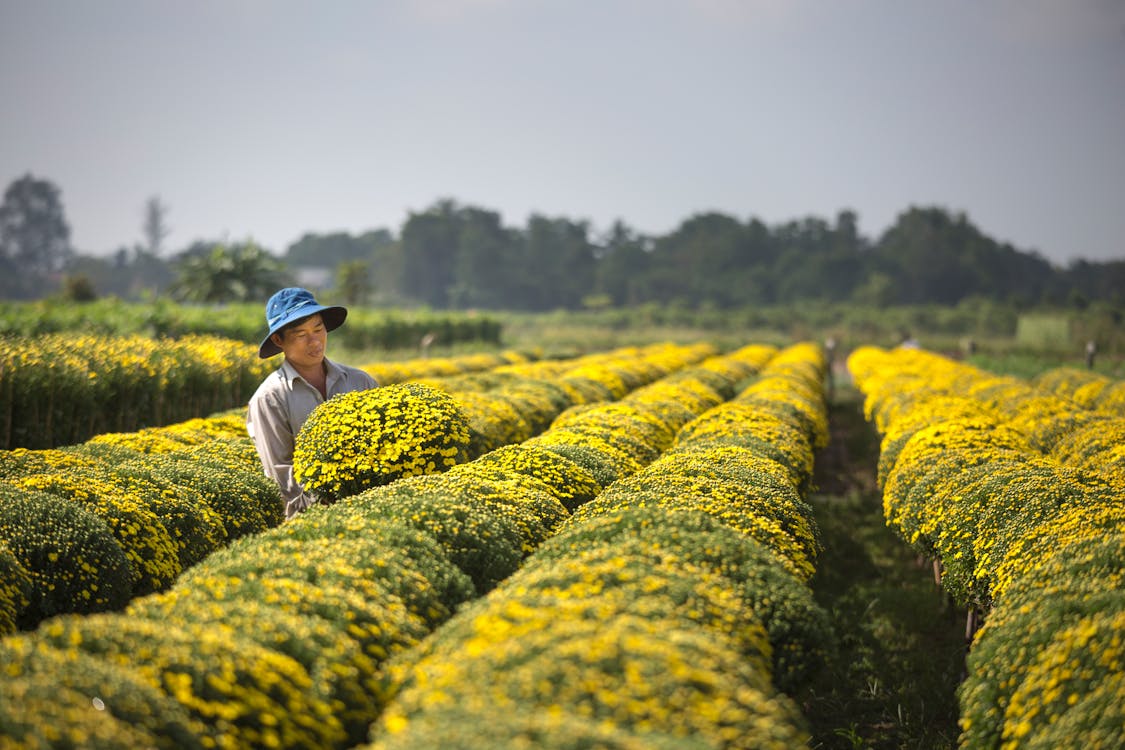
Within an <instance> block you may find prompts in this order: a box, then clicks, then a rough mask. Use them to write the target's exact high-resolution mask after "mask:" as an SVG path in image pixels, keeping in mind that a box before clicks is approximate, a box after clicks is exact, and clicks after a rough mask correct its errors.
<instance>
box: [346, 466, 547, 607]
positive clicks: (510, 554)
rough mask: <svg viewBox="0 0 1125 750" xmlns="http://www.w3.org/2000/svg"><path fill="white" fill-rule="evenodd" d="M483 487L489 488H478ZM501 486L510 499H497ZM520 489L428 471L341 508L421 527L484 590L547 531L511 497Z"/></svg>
mask: <svg viewBox="0 0 1125 750" xmlns="http://www.w3.org/2000/svg"><path fill="white" fill-rule="evenodd" d="M482 490H483V491H491V492H490V493H489V494H478V493H479V492H481V491H482ZM505 490H506V491H507V494H508V495H509V497H510V498H512V499H510V500H509V502H508V503H503V502H502V501H500V499H499V498H500V497H503V493H504V492H505ZM543 492H544V493H545V492H546V489H545V488H544V490H543ZM519 494H520V489H519V487H518V486H517V485H516V484H514V483H511V482H507V483H503V484H501V483H499V482H496V483H493V484H492V486H490V487H486V486H482V483H480V482H474V481H472V480H471V478H470V477H469V476H468V475H467V474H465V473H459V474H451V473H446V474H431V475H425V476H418V477H409V478H407V479H403V480H401V481H398V482H395V483H393V484H390V485H386V486H384V487H376V488H373V489H370V490H367V491H366V492H362V493H360V494H359V495H353V496H352V497H350V498H348V499H347V500H345V501H344V502H343V503H342V504H341V506H340V510H341V511H342V512H346V513H349V514H352V513H354V514H356V515H357V516H359V515H362V516H367V517H373V518H375V517H388V518H397V519H401V520H402V521H403V522H404V523H407V524H409V525H411V526H413V527H414V528H417V529H419V530H421V531H423V532H425V533H426V534H427V535H429V536H430V537H432V538H433V539H434V540H435V541H436V542H437V543H438V544H439V545H440V546H441V547H442V549H443V550H444V551H445V552H446V554H447V555H448V557H449V560H450V561H451V562H452V563H453V564H454V565H456V566H457V568H458V569H460V570H461V571H462V572H463V573H464V574H465V575H467V576H468V577H469V578H470V579H471V580H472V582H473V586H474V588H475V591H476V593H477V594H483V593H485V592H487V591H489V590H490V589H492V588H493V587H494V586H495V585H496V583H497V582H499V581H501V580H503V579H504V578H506V577H507V576H509V575H511V574H512V573H513V572H514V571H515V570H516V568H518V567H519V565H520V562H521V561H522V560H523V558H524V556H525V554H526V552H525V550H526V549H528V548H532V547H533V546H534V545H536V544H538V543H539V542H540V541H542V539H544V538H546V537H547V536H548V535H549V533H550V532H549V531H548V530H547V528H546V526H545V524H544V523H543V521H542V519H541V518H540V517H539V516H538V514H536V513H535V512H534V511H533V510H532V509H531V507H530V506H528V505H525V504H523V503H521V502H519V501H518V500H516V499H514V498H515V497H517V496H518V495H519Z"/></svg>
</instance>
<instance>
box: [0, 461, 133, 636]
mask: <svg viewBox="0 0 1125 750" xmlns="http://www.w3.org/2000/svg"><path fill="white" fill-rule="evenodd" d="M0 541H2V542H4V543H6V544H7V546H8V548H9V549H10V550H11V552H12V554H13V555H14V556H15V558H16V560H17V561H19V564H20V565H21V566H23V568H24V570H26V571H27V574H28V576H30V578H31V584H32V588H31V595H30V596H29V602H28V605H27V608H26V609H25V610H24V611H23V613H22V615H20V616H19V618H18V621H17V625H18V626H19V627H21V628H28V627H33V626H34V625H36V624H38V623H39V622H40V621H41V620H43V619H45V618H47V617H51V616H52V615H57V614H60V613H66V612H80V613H88V612H100V611H104V610H111V609H119V608H121V607H123V606H125V603H126V602H127V601H128V600H129V597H130V595H131V594H132V585H131V582H132V578H133V571H132V567H131V566H130V564H129V559H128V558H127V557H126V556H125V552H124V551H123V550H122V549H121V546H120V545H119V544H118V543H117V541H116V540H115V539H114V537H113V533H112V532H111V531H110V529H109V527H108V526H106V524H105V522H104V521H102V520H101V519H100V518H98V517H97V516H96V515H95V514H94V513H93V512H91V511H90V510H88V509H86V508H84V507H82V506H81V505H79V504H77V503H73V502H70V501H68V500H63V499H62V498H59V497H56V496H55V495H50V494H47V493H45V492H35V491H28V490H20V489H18V488H16V487H14V486H13V485H11V484H9V483H8V482H3V481H0Z"/></svg>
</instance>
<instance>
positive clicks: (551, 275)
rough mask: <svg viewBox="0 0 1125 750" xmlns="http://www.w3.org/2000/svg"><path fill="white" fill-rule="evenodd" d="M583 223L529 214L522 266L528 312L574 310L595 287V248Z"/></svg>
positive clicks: (588, 229)
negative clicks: (529, 294)
mask: <svg viewBox="0 0 1125 750" xmlns="http://www.w3.org/2000/svg"><path fill="white" fill-rule="evenodd" d="M589 233H590V227H589V224H588V223H586V222H584V221H577V222H576V221H571V220H570V219H565V218H548V217H545V216H539V215H532V216H531V217H530V218H529V219H528V222H527V229H526V231H525V233H524V242H525V247H524V255H523V260H522V263H521V267H522V271H523V274H524V278H525V283H526V284H527V285H528V288H530V289H531V290H532V291H533V298H532V299H531V300H530V302H531V309H535V310H554V309H566V310H577V309H579V308H581V306H582V300H583V298H584V297H585V296H586V295H587V294H589V293H590V289H591V288H593V284H594V264H595V263H596V262H597V261H596V257H595V250H596V249H595V247H594V245H593V243H592V242H591V241H590V238H589Z"/></svg>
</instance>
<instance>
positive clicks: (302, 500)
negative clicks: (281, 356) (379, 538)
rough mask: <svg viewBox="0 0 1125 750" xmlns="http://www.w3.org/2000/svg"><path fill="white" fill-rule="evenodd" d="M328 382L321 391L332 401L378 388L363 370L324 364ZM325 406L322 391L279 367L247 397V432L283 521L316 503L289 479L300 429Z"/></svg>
mask: <svg viewBox="0 0 1125 750" xmlns="http://www.w3.org/2000/svg"><path fill="white" fill-rule="evenodd" d="M324 365H325V369H326V372H327V378H326V382H325V390H326V391H327V392H328V397H329V398H331V397H333V396H335V395H337V394H340V393H347V392H349V391H362V390H365V389H367V388H374V387H376V386H377V385H378V383H376V382H375V379H374V378H372V377H371V376H370V375H368V374H367V373H366V372H364V371H363V370H360V369H357V368H355V367H349V366H347V365H341V364H338V363H336V362H332V361H330V360H328V359H327V358H325V360H324ZM322 403H324V398H322V397H321V395H320V391H318V390H317V389H316V388H315V387H313V386H312V385H311V384H309V382H308V381H307V380H305V379H304V378H303V377H301V376H300V375H299V374H298V373H297V370H296V369H295V368H294V367H293V365H291V364H289V362H287V361H283V362H282V363H281V367H279V368H278V369H277V371H275V372H273V373H272V374H270V376H269V377H267V378H266V379H265V380H263V381H262V384H261V385H260V386H258V390H257V391H255V392H254V395H253V396H251V397H250V405H249V408H248V409H247V413H246V430H247V431H248V432H249V433H250V437H251V438H252V439H253V440H254V445H255V446H257V448H258V456H259V457H260V458H261V459H262V468H263V469H264V470H265V473H266V476H267V477H270V478H271V479H273V480H274V481H276V482H277V484H278V486H279V487H281V497H282V500H283V501H284V502H285V517H286V518H292V517H293V516H295V515H297V514H298V513H300V512H301V511H302V510H304V509H305V508H307V507H309V506H310V505H314V504H315V503H316V497H315V496H313V495H311V494H309V493H308V492H305V490H304V488H303V487H301V485H300V484H299V483H298V482H297V480H295V479H294V478H293V444H294V441H295V440H296V437H297V433H298V432H300V431H301V425H303V424H304V423H305V420H306V419H308V418H309V415H310V414H312V411H313V409H315V408H316V407H317V406H318V405H320V404H322Z"/></svg>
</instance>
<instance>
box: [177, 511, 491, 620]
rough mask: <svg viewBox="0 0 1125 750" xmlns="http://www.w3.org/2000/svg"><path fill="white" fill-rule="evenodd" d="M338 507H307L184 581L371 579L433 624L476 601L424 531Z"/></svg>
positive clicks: (220, 555)
mask: <svg viewBox="0 0 1125 750" xmlns="http://www.w3.org/2000/svg"><path fill="white" fill-rule="evenodd" d="M335 510H336V509H335V508H323V507H317V508H310V509H309V510H307V511H305V512H303V513H301V514H300V515H298V516H297V517H296V518H294V519H292V520H291V521H287V522H285V523H284V524H282V525H281V526H280V527H278V528H276V529H273V530H271V531H269V532H266V533H264V534H258V535H257V536H254V537H246V538H244V539H240V540H239V541H237V542H235V543H234V544H232V545H230V546H229V547H226V548H224V549H222V550H219V551H218V552H216V553H215V554H213V555H211V556H210V557H209V558H208V559H207V560H206V561H205V563H204V564H201V565H199V566H197V567H196V568H195V569H193V570H192V571H188V572H187V573H185V575H184V577H182V578H181V581H191V580H194V578H195V574H196V571H198V574H200V575H208V576H216V575H217V576H236V577H244V576H259V577H277V578H293V579H297V580H306V581H309V582H312V583H316V582H318V581H320V580H332V581H337V582H341V583H349V582H351V583H353V585H356V586H359V585H361V583H369V582H373V583H376V584H379V585H381V586H382V588H383V590H385V591H388V592H390V593H391V594H393V595H395V596H397V597H398V598H399V599H401V600H402V601H403V602H405V603H406V605H407V608H408V609H409V610H410V611H411V612H413V613H415V614H417V615H419V616H420V617H422V618H423V619H424V620H425V621H426V622H427V623H429V624H430V625H431V626H433V625H436V624H437V623H440V622H443V621H444V620H445V619H447V618H448V617H449V615H450V613H451V612H452V611H453V610H454V609H455V608H456V607H457V606H458V605H460V604H461V603H463V602H465V601H468V600H469V599H471V598H473V597H474V596H475V593H476V592H475V589H474V588H473V584H472V581H471V580H470V579H469V577H468V576H466V575H465V574H464V573H462V572H461V571H460V570H459V569H458V568H457V567H456V566H454V565H453V563H452V562H450V560H449V558H448V556H447V555H446V554H445V551H444V550H442V549H441V547H440V546H439V545H438V544H437V542H435V541H434V539H433V538H432V537H430V536H429V535H427V534H426V533H424V532H422V531H418V530H417V529H414V528H411V527H409V526H407V525H406V524H404V523H403V522H401V521H398V520H396V519H388V518H380V517H378V516H376V515H375V514H374V513H360V512H356V513H346V512H344V513H341V512H334V511H335ZM329 511H333V512H329ZM185 585H186V584H185ZM372 595H373V596H377V595H378V592H377V591H376V592H372Z"/></svg>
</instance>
